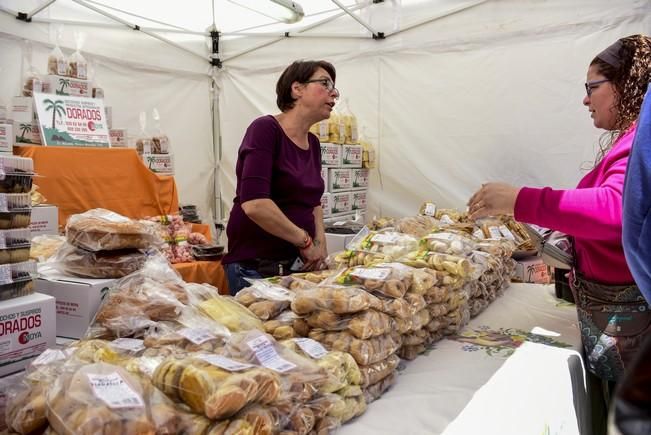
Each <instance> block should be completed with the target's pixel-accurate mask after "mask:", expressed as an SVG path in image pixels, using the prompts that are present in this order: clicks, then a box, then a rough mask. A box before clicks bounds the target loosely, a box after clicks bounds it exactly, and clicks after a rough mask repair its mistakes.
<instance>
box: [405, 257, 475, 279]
mask: <svg viewBox="0 0 651 435" xmlns="http://www.w3.org/2000/svg"><path fill="white" fill-rule="evenodd" d="M399 261H400V262H402V263H405V264H408V265H410V266H413V267H429V268H431V269H436V270H438V271H443V272H448V273H449V274H450V275H453V276H458V277H461V278H466V277H469V276H470V274H471V273H472V265H471V264H470V261H469V260H468V259H467V258H465V257H460V256H457V255H449V254H441V253H437V252H432V251H428V250H419V251H414V252H410V253H408V254H407V255H406V256H405V257H403V258H401V259H400V260H399Z"/></svg>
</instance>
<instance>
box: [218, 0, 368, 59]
mask: <svg viewBox="0 0 651 435" xmlns="http://www.w3.org/2000/svg"><path fill="white" fill-rule="evenodd" d="M366 6H368V4H360V5H357V6H354V7H352V8H350V9H349V11H356V10H357V9H361V8H364V7H366ZM344 15H346V12H340V13H338V14H336V15H333V16H331V17H328V18H324V19H323V20H321V21H317V22H316V23H313V24H310V25H309V26H306V27H303V28H302V29H299V30H297V31H296V33H303V32H307V31H308V30H312V29H314V28H316V27H319V26H321V25H323V24H326V23H329V22H330V21H333V20H336V19H337V18H339V17H343V16H344ZM291 36H293V35H292V34H291V33H290V32H286V33H285V36H284V37H281V38H276V39H274V40H273V41H268V42H264V43H262V44H259V45H256V46H253V47H251V48H247V49H246V50H242V51H240V52H237V53H235V54H233V55H231V56H227V57H225V58H224V59H222V62H226V61H228V60H232V59H235V58H237V57H240V56H244V55H245V54H248V53H251V52H253V51H256V50H258V49H260V48H264V47H267V46H269V45H272V44H275V43H276V42H279V41H282V40H283V39H285V38H289V37H291Z"/></svg>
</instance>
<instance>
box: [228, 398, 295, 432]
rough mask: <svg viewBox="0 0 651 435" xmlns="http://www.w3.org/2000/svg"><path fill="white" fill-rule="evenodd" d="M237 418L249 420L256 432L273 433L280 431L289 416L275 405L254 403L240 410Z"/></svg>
mask: <svg viewBox="0 0 651 435" xmlns="http://www.w3.org/2000/svg"><path fill="white" fill-rule="evenodd" d="M235 418H237V419H239V420H244V421H246V422H248V423H249V424H250V425H251V426H252V427H253V432H254V433H255V434H259V435H273V434H277V433H280V431H281V429H283V427H284V426H285V424H286V422H287V420H288V419H289V416H286V415H283V414H282V413H281V412H280V410H279V409H278V408H277V407H275V406H263V405H259V404H253V405H249V406H247V407H246V408H244V409H242V410H241V411H240V412H238V413H237V415H236V416H235Z"/></svg>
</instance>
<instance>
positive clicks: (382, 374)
mask: <svg viewBox="0 0 651 435" xmlns="http://www.w3.org/2000/svg"><path fill="white" fill-rule="evenodd" d="M399 364H400V358H399V357H398V355H389V357H388V358H386V359H383V360H382V361H378V362H376V363H373V364H369V365H366V366H359V370H360V373H361V374H362V382H361V386H362V388H366V387H368V386H369V385H372V384H377V383H378V382H380V381H381V380H382V379H384V378H386V377H387V376H389V375H390V374H391V373H393V372H394V371H396V369H397V368H398V365H399Z"/></svg>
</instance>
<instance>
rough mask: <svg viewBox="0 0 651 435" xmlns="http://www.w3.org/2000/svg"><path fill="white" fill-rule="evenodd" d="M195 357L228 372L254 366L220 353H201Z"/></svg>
mask: <svg viewBox="0 0 651 435" xmlns="http://www.w3.org/2000/svg"><path fill="white" fill-rule="evenodd" d="M197 358H199V359H200V360H202V361H205V362H207V363H208V364H212V365H214V366H216V367H219V368H220V369H224V370H228V371H229V372H239V371H241V370H246V369H250V368H251V367H255V366H254V365H253V364H247V363H241V362H239V361H235V360H232V359H230V358H226V357H225V356H221V355H213V354H201V355H197Z"/></svg>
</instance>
